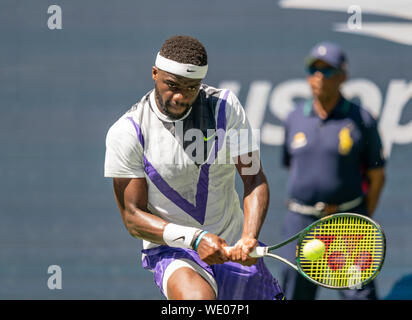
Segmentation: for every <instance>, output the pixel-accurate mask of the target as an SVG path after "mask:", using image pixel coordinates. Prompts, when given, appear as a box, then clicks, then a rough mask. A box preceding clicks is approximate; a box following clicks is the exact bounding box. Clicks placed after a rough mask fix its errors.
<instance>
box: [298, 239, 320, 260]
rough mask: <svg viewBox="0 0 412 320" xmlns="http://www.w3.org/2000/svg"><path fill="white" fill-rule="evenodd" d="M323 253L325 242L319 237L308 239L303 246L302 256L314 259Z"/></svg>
mask: <svg viewBox="0 0 412 320" xmlns="http://www.w3.org/2000/svg"><path fill="white" fill-rule="evenodd" d="M324 253H325V244H324V243H323V242H322V241H320V240H319V239H313V240H310V241H308V242H307V243H306V244H305V245H304V246H303V256H304V257H305V258H306V259H308V260H312V261H315V260H317V259H319V258H321V257H322V256H323V254H324Z"/></svg>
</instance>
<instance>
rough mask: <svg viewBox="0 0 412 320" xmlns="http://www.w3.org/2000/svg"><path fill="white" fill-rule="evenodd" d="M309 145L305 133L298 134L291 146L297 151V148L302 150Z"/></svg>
mask: <svg viewBox="0 0 412 320" xmlns="http://www.w3.org/2000/svg"><path fill="white" fill-rule="evenodd" d="M307 143H308V140H307V139H306V136H305V134H304V133H303V132H298V133H296V134H295V135H294V137H293V140H292V143H291V144H290V146H291V147H292V148H293V149H297V148H302V147H304V146H306V144H307Z"/></svg>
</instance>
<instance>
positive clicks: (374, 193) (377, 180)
mask: <svg viewBox="0 0 412 320" xmlns="http://www.w3.org/2000/svg"><path fill="white" fill-rule="evenodd" d="M366 175H367V176H368V179H369V189H368V193H367V194H366V206H367V210H368V216H369V217H372V215H373V213H374V212H375V209H376V206H377V204H378V201H379V197H380V195H381V191H382V188H383V185H384V184H385V169H384V168H383V167H382V168H374V169H369V170H368V171H367V172H366Z"/></svg>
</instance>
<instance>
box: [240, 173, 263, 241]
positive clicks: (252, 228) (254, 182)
mask: <svg viewBox="0 0 412 320" xmlns="http://www.w3.org/2000/svg"><path fill="white" fill-rule="evenodd" d="M249 182H250V183H249V185H248V186H245V196H244V199H243V207H244V224H243V233H242V237H249V238H255V239H258V237H259V233H260V230H261V228H262V225H263V222H264V221H265V218H266V213H267V210H268V206H269V186H268V184H267V180H266V177H265V175H264V173H263V172H260V173H259V174H258V175H256V176H254V177H253V178H251V179H250V181H249Z"/></svg>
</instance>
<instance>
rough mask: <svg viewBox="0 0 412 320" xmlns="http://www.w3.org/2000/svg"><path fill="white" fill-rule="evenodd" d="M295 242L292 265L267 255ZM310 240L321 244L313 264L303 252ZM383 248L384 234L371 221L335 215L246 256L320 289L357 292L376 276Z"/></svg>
mask: <svg viewBox="0 0 412 320" xmlns="http://www.w3.org/2000/svg"><path fill="white" fill-rule="evenodd" d="M296 239H297V240H298V241H297V242H298V244H297V247H296V265H295V264H293V263H292V262H290V261H288V260H286V259H285V258H282V257H280V256H278V255H276V254H273V253H270V251H273V250H276V249H278V248H280V247H283V246H284V245H286V244H288V243H290V242H292V241H294V240H296ZM313 239H318V240H320V241H322V242H323V243H324V245H325V251H324V254H323V256H322V257H320V258H318V259H317V260H308V259H306V258H305V257H304V255H303V248H304V246H305V244H306V243H308V242H309V241H311V240H313ZM385 248H386V239H385V234H384V232H383V230H382V228H381V227H380V226H379V225H378V224H377V223H376V222H375V221H373V220H372V219H370V218H368V217H365V216H362V215H359V214H354V213H338V214H334V215H329V216H326V217H324V218H322V219H320V220H317V221H316V222H314V223H312V224H311V225H310V226H308V227H306V228H305V229H303V230H302V231H300V232H299V233H298V234H296V235H294V236H293V237H291V238H289V239H288V240H286V241H283V242H281V243H279V244H277V245H273V246H268V247H256V248H255V250H253V251H252V252H251V253H250V256H251V257H271V258H274V259H277V260H280V261H282V262H284V263H286V264H287V265H289V266H290V267H292V268H293V269H295V270H296V271H297V272H299V273H300V274H301V275H302V276H303V277H305V278H306V279H308V280H309V281H311V282H313V283H315V284H317V285H319V286H322V287H326V288H329V289H361V288H362V287H363V286H364V285H365V284H367V283H368V282H370V281H371V280H372V279H374V278H375V277H376V276H377V275H378V273H379V272H380V270H381V268H382V265H383V262H384V260H385Z"/></svg>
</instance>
